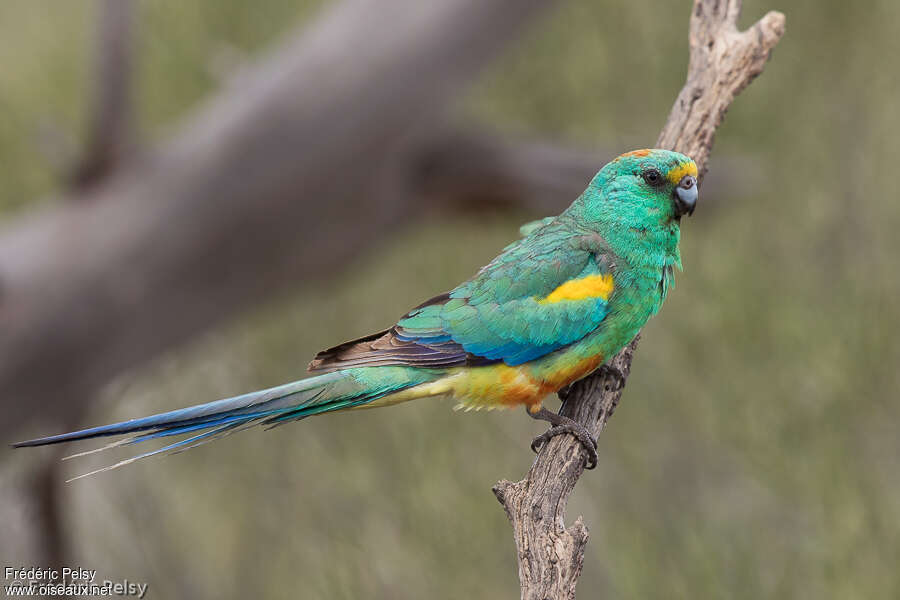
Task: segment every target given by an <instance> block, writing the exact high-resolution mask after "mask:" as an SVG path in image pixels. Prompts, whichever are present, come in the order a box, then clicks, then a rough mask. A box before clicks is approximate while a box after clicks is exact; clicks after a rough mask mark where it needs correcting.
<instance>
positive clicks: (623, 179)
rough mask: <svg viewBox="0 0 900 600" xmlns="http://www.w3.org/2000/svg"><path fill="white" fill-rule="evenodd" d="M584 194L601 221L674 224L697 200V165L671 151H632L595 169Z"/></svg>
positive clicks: (649, 225) (591, 209) (588, 208)
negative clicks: (598, 170) (595, 171)
mask: <svg viewBox="0 0 900 600" xmlns="http://www.w3.org/2000/svg"><path fill="white" fill-rule="evenodd" d="M586 196H587V198H586V200H587V206H586V207H585V208H586V209H587V210H588V212H589V213H594V215H595V216H597V217H598V218H599V219H601V220H603V221H607V222H609V221H616V222H619V223H622V224H627V225H628V226H630V227H639V228H646V227H652V226H653V225H654V224H659V225H669V224H673V223H674V224H677V223H678V222H679V221H680V219H681V217H682V216H684V215H690V214H693V212H694V207H695V205H696V204H697V165H696V164H695V163H694V161H693V160H691V159H690V158H689V157H687V156H685V155H684V154H679V153H678V152H672V151H671V150H658V149H654V150H634V151H632V152H627V153H625V154H623V155H621V156H619V157H618V158H616V159H615V160H613V161H611V162H610V163H608V164H607V165H606V166H604V167H603V168H602V169H600V172H599V173H597V175H596V177H594V180H593V181H591V184H590V186H589V187H588V189H587V191H586Z"/></svg>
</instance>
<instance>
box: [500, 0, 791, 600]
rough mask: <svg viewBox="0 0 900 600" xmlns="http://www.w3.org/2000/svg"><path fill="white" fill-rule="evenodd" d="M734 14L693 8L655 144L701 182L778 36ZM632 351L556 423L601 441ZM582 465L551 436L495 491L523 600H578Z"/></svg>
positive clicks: (775, 16)
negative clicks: (524, 468) (679, 72)
mask: <svg viewBox="0 0 900 600" xmlns="http://www.w3.org/2000/svg"><path fill="white" fill-rule="evenodd" d="M740 10H741V1H740V0H695V1H694V7H693V12H692V14H691V20H690V63H689V67H688V75H687V82H686V83H685V85H684V88H683V89H682V90H681V93H680V94H679V95H678V99H677V100H676V101H675V105H674V106H673V107H672V112H671V113H670V114H669V118H668V121H667V122H666V125H665V127H664V128H663V131H662V133H661V134H660V136H659V139H658V140H657V146H658V147H661V148H669V149H673V150H677V151H678V152H682V153H684V154H687V155H689V156H691V157H692V158H693V159H694V160H695V161H696V162H697V166H698V168H699V169H700V174H701V179H702V176H703V175H704V174H705V172H706V169H707V159H708V158H709V154H710V151H711V149H712V144H713V138H714V136H715V132H716V129H717V128H718V127H719V125H720V124H721V122H722V119H723V117H724V116H725V112H726V111H727V110H728V107H729V106H730V105H731V102H732V101H733V100H734V98H735V96H736V95H737V94H738V93H740V91H741V90H743V89H744V88H745V87H746V86H747V85H748V84H749V83H750V82H751V81H752V80H753V79H754V78H755V77H756V76H757V75H759V74H760V73H761V72H762V70H763V68H764V67H765V63H766V61H767V60H768V58H769V56H770V54H771V52H772V49H773V48H774V47H775V45H776V44H777V43H778V41H779V40H780V39H781V36H782V35H783V34H784V21H785V19H784V15H783V14H782V13H779V12H774V11H773V12H770V13H768V14H767V15H766V16H765V17H763V18H762V19H761V20H759V21H758V22H757V23H756V24H755V25H753V26H752V27H751V28H750V29H748V30H746V31H738V29H737V20H738V17H739V16H740ZM637 341H638V338H637V337H636V338H635V339H634V340H633V341H632V342H631V343H630V344H629V345H628V346H627V347H626V348H624V349H623V350H622V351H621V352H620V353H619V354H617V355H616V356H615V357H614V358H613V359H612V360H610V361H609V362H608V363H607V364H606V365H605V366H604V367H601V368H600V369H599V370H598V371H596V372H595V373H593V374H592V375H589V376H588V377H586V378H584V379H582V380H580V381H578V382H576V383H574V384H573V385H572V386H570V388H568V389H566V390H564V391H563V392H561V393H560V397H561V398H562V399H563V408H562V410H561V413H562V414H564V415H566V416H569V417H571V418H573V419H575V420H577V421H578V422H579V423H581V424H582V425H584V426H586V427H588V428H589V429H590V430H591V431H592V433H593V434H594V435H598V434H599V433H600V431H601V430H602V429H603V428H604V426H605V425H606V423H607V422H608V420H609V418H610V417H611V416H612V414H613V411H614V410H615V408H616V406H617V405H618V403H619V399H620V397H621V395H622V388H623V387H624V385H625V381H626V380H627V378H628V375H629V373H630V370H631V360H632V356H633V355H634V351H635V348H636V346H637ZM585 457H586V452H585V451H584V450H583V448H582V446H581V444H580V443H579V442H578V441H577V440H576V439H575V437H574V436H568V435H567V436H556V437H554V438H552V439H551V440H550V442H549V443H547V444H545V445H544V446H543V447H542V448H541V450H540V452H539V453H538V455H537V457H536V458H535V461H534V463H533V464H532V466H531V469H530V470H529V471H528V474H527V475H526V476H525V479H523V480H521V481H518V482H516V483H512V482H510V481H505V480H504V481H500V482H498V483H497V484H496V485H495V486H494V488H493V491H494V494H495V495H496V497H497V499H498V500H499V501H500V503H501V504H502V505H503V507H504V509H505V510H506V514H507V516H508V517H509V520H510V522H511V523H512V527H513V534H514V538H515V542H516V548H517V551H518V564H519V581H520V584H521V592H522V598H523V599H526V600H544V599H551V598H552V599H563V598H566V599H568V598H575V587H576V585H577V583H578V578H579V576H580V575H581V570H582V566H583V564H584V552H585V547H586V546H587V542H588V537H589V535H588V529H587V527H586V526H585V524H584V522H583V520H582V518H581V517H578V518H577V519H576V520H575V523H574V524H573V525H572V526H571V527H568V528H567V527H566V524H565V519H566V505H567V502H568V497H569V495H570V494H571V493H572V490H574V488H575V484H576V483H577V482H578V479H579V477H580V476H581V474H582V472H583V470H584V466H583V465H584V460H585Z"/></svg>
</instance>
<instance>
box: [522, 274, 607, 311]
mask: <svg viewBox="0 0 900 600" xmlns="http://www.w3.org/2000/svg"><path fill="white" fill-rule="evenodd" d="M614 288H615V283H614V282H613V277H612V275H588V276H587V277H582V278H581V279H573V280H571V281H567V282H565V283H564V284H562V285H561V286H559V287H558V288H556V289H555V290H553V291H552V292H550V293H549V294H547V296H546V297H544V298H541V299H540V300H538V304H552V303H554V302H561V301H563V300H584V299H585V298H601V299H603V300H609V296H610V294H612V291H613V289H614Z"/></svg>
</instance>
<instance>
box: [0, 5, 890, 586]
mask: <svg viewBox="0 0 900 600" xmlns="http://www.w3.org/2000/svg"><path fill="white" fill-rule="evenodd" d="M328 4H329V3H328V2H324V1H322V2H304V1H298V0H257V1H256V2H252V3H250V2H241V1H239V0H195V1H194V2H190V3H184V2H178V1H174V0H144V1H141V2H137V3H136V4H135V5H134V10H135V14H134V15H133V61H132V63H133V64H132V78H133V79H132V81H133V111H132V112H133V121H132V127H131V129H132V130H133V131H134V132H135V134H134V137H135V138H136V139H138V140H139V141H140V144H142V145H146V146H152V145H153V144H154V143H155V142H157V141H159V140H165V139H166V138H167V137H168V136H169V135H170V134H172V132H174V131H177V129H178V127H179V123H180V122H181V121H182V120H183V119H185V118H186V117H188V116H189V115H190V114H191V111H192V110H194V109H196V107H197V106H198V103H200V102H201V101H202V100H203V99H204V98H207V97H208V96H210V95H211V94H215V93H222V91H223V89H225V88H227V86H228V85H232V84H230V83H229V81H232V80H233V78H234V77H235V73H239V72H240V71H241V70H242V69H244V68H246V66H247V65H252V64H253V61H254V60H255V59H257V58H258V57H262V56H265V54H266V53H267V52H269V51H270V50H271V49H272V48H273V47H274V46H275V44H276V43H277V41H278V40H279V39H281V38H282V37H283V36H285V35H288V34H289V33H290V32H291V31H293V30H295V29H297V28H298V27H303V26H304V24H305V23H309V22H311V20H312V19H315V18H317V15H318V14H320V11H322V10H328V9H329V8H330V7H329V6H327V5H328ZM103 6H104V5H103V3H99V4H98V3H94V2H89V1H85V0H79V1H70V2H47V1H44V2H34V1H32V0H7V1H5V2H3V3H2V4H0V65H2V67H0V107H2V115H3V116H2V118H0V225H4V222H6V223H13V222H15V220H17V219H20V218H21V216H22V215H24V214H26V213H28V212H30V211H33V210H35V209H47V208H48V207H49V208H52V206H53V203H54V202H57V201H59V200H58V198H59V197H60V196H61V195H64V193H63V192H64V191H65V190H66V189H68V188H70V187H71V186H72V185H74V184H73V183H72V181H73V180H72V178H71V173H70V170H71V167H72V165H73V164H75V163H77V162H78V155H79V153H80V152H81V151H82V148H83V147H84V146H85V145H86V144H87V143H88V142H87V141H86V137H87V136H88V135H89V129H90V127H89V117H88V115H89V114H90V106H89V103H90V102H91V97H92V95H91V94H92V92H91V85H92V78H93V77H94V75H93V74H92V69H93V68H94V67H93V64H94V61H93V56H94V53H95V48H96V37H97V29H98V25H97V23H98V20H99V16H98V11H99V10H100V9H101V8H102V7H103ZM769 9H778V10H781V11H783V12H785V13H786V15H787V33H786V35H785V37H784V39H783V40H782V42H781V43H780V44H779V46H778V47H777V48H776V49H775V52H774V54H773V57H772V60H771V61H770V63H769V64H768V66H767V68H766V71H765V72H764V73H763V75H762V76H761V77H760V78H759V79H758V80H756V81H755V82H754V83H753V84H752V85H751V86H750V87H749V88H748V89H747V90H746V91H745V92H744V93H743V94H742V95H741V96H740V97H739V98H738V99H737V101H736V102H735V104H734V105H733V107H732V108H731V110H730V111H729V113H728V115H727V118H726V119H725V122H724V125H723V126H722V127H721V128H720V130H719V133H718V136H717V140H716V146H715V149H714V152H713V160H712V163H711V165H710V168H711V171H710V180H709V182H710V185H709V186H708V189H707V190H705V191H704V193H701V200H700V205H699V207H698V210H697V212H696V214H695V215H694V217H693V218H692V219H690V220H688V221H687V222H686V223H685V226H684V227H683V244H682V253H683V261H684V266H685V270H684V273H681V274H679V276H678V285H677V288H676V289H675V291H674V292H673V293H672V294H671V295H670V297H669V300H668V302H667V304H666V306H665V308H664V309H663V310H662V312H661V313H660V315H659V316H658V317H657V318H656V319H654V320H653V321H652V322H651V324H650V325H649V326H648V327H647V328H646V330H645V333H644V338H643V341H642V343H641V345H640V348H639V351H638V353H637V356H636V360H635V363H634V368H633V371H632V375H631V377H630V379H629V381H628V387H627V389H626V390H625V394H624V396H623V399H622V403H621V405H620V407H619V409H618V410H617V412H616V414H615V416H614V418H613V419H612V420H611V422H610V425H609V427H608V429H607V430H606V431H605V432H604V433H603V434H602V435H601V437H600V441H599V445H600V464H599V466H598V468H597V470H596V471H593V472H590V473H588V474H587V475H586V476H585V477H584V478H583V479H582V480H581V481H580V483H579V485H578V487H577V489H576V492H575V494H574V496H573V501H572V504H571V506H570V509H569V515H570V518H571V519H574V518H575V517H576V516H577V515H579V514H583V515H584V518H585V521H586V523H587V524H588V526H589V527H590V531H591V540H590V543H589V546H588V551H587V556H586V558H585V565H584V574H583V576H582V578H581V581H580V584H579V588H578V589H579V592H580V594H581V595H583V596H584V597H604V598H697V597H700V598H707V597H729V598H748V599H750V598H753V599H757V598H840V599H842V600H848V599H853V598H866V599H874V598H897V597H900V570H898V568H897V567H898V565H900V402H898V400H900V399H898V390H900V335H898V334H900V304H898V298H900V269H898V255H900V236H898V235H897V232H898V230H900V198H898V189H900V188H898V184H897V181H896V171H897V167H896V162H897V160H898V156H900V111H898V110H897V99H898V97H900V76H898V75H900V67H898V64H897V57H898V56H900V36H898V35H897V32H898V31H900V4H898V3H896V2H889V1H887V0H881V1H871V2H865V3H847V2H839V1H837V0H828V1H824V2H823V1H821V0H767V1H766V2H762V1H761V0H760V1H756V0H754V1H748V2H746V3H745V5H744V16H743V19H742V26H747V25H749V24H751V23H752V22H754V21H755V20H756V19H757V18H759V17H760V16H762V14H763V13H764V12H765V11H767V10H769ZM689 14H690V2H688V1H686V0H679V1H677V2H676V1H667V2H663V3H660V2H657V1H654V0H631V1H629V2H612V1H604V2H600V1H596V0H570V1H565V2H560V3H559V4H558V5H557V6H556V7H555V8H553V9H552V10H549V11H547V12H545V13H542V14H540V15H537V17H536V18H535V19H534V20H533V21H531V22H530V23H529V24H528V26H527V27H525V28H524V30H523V32H522V34H521V35H520V36H518V37H517V38H516V39H515V40H514V41H513V42H511V43H510V44H508V45H506V46H505V47H504V48H503V50H502V51H501V52H500V54H499V56H498V58H497V59H496V60H493V61H492V62H490V63H489V64H488V65H487V67H486V68H485V69H484V70H483V71H481V72H480V74H479V75H478V76H477V78H476V79H475V80H474V81H473V82H472V84H471V85H470V86H468V87H466V88H464V89H461V90H459V95H458V97H456V98H454V99H453V102H452V103H451V104H450V108H449V110H450V116H449V117H448V119H449V120H450V122H452V123H458V124H460V126H461V127H462V128H464V129H466V130H474V131H482V132H483V131H488V132H492V133H491V135H496V136H498V138H501V139H504V140H508V142H506V143H509V145H510V146H511V147H514V148H515V147H522V146H520V145H519V143H518V141H521V144H522V145H523V146H526V145H529V144H540V145H541V147H542V148H547V147H549V148H556V149H558V151H559V152H560V153H562V154H565V153H566V152H571V155H572V156H573V157H574V158H573V160H576V161H580V162H579V164H584V162H585V161H586V160H589V158H586V157H597V159H596V160H597V163H596V165H594V166H593V167H591V169H588V171H590V170H594V169H597V168H599V167H600V166H601V164H602V160H604V158H608V157H610V156H612V155H614V154H617V153H619V152H623V151H626V150H629V149H633V148H639V147H646V146H651V145H652V144H653V142H654V141H655V139H656V137H657V135H658V133H659V131H660V128H661V127H662V125H663V123H664V122H665V119H666V116H667V115H668V112H669V109H670V107H671V105H672V102H673V100H674V98H675V96H676V95H677V93H678V91H679V89H680V88H681V85H682V83H683V81H684V75H685V71H686V65H687V43H686V38H687V22H688V17H689ZM384 26H387V25H386V24H383V23H377V22H373V23H372V27H384ZM717 166H719V167H720V168H719V170H718V171H717ZM579 173H580V171H579ZM336 176H339V175H336ZM579 177H581V175H579ZM588 177H589V175H587V176H584V178H583V179H576V181H574V183H567V184H566V185H574V189H576V190H577V189H580V187H581V186H583V185H585V184H586V183H587V180H588ZM713 182H714V185H713ZM564 187H565V186H564ZM574 194H577V191H576V192H574ZM574 194H573V195H572V197H571V198H569V200H571V199H574ZM54 198H56V199H57V200H54ZM302 200H303V201H309V199H308V198H307V199H302ZM565 205H566V202H564V201H557V199H555V198H554V199H550V200H548V201H547V202H546V204H545V205H542V204H540V203H539V202H530V203H523V204H521V205H519V206H516V205H515V203H513V202H505V201H504V202H492V201H488V200H487V199H486V200H485V202H484V203H483V205H478V206H474V207H473V206H472V205H471V203H469V204H466V205H457V204H453V203H431V204H429V206H428V207H427V208H425V209H424V210H421V211H418V212H417V213H416V216H415V218H414V219H412V218H410V220H409V222H408V223H405V226H398V227H396V228H395V229H392V230H391V232H390V234H389V235H384V236H381V237H380V238H379V240H378V242H377V243H374V244H373V245H371V246H369V247H367V249H366V250H365V251H360V252H356V253H355V255H356V256H355V258H354V259H352V260H348V261H346V264H345V265H344V266H343V268H341V269H338V270H331V271H330V272H329V273H328V274H324V275H322V276H319V277H316V278H315V279H310V280H308V281H303V282H298V285H296V286H294V287H292V288H291V289H290V290H289V293H287V294H280V295H278V296H277V297H276V298H275V299H272V300H266V301H264V302H262V303H258V304H256V305H255V306H254V308H253V309H252V310H250V311H244V312H242V313H241V314H240V315H239V316H238V317H236V318H231V319H228V320H227V321H225V322H224V324H220V325H218V326H216V327H214V328H212V329H210V330H206V331H204V332H203V333H202V334H201V335H197V336H193V337H191V339H190V340H189V341H188V342H187V343H184V344H180V345H178V346H177V347H174V348H170V349H168V350H167V351H166V352H164V353H162V354H160V355H158V356H156V357H155V358H154V359H153V360H152V361H149V362H144V363H142V364H139V365H136V366H134V367H133V368H130V369H128V370H127V371H125V372H124V373H121V374H119V375H118V376H117V377H115V378H114V379H113V380H112V381H109V382H108V383H106V384H105V385H103V386H102V389H101V391H100V392H99V393H97V394H93V395H92V397H91V398H90V399H89V401H86V402H85V403H84V404H83V406H81V407H80V408H79V410H78V411H77V413H76V414H75V416H74V417H72V418H68V417H67V419H69V421H70V422H68V423H64V424H61V423H60V422H59V420H58V419H56V418H55V417H54V415H53V414H51V413H52V412H53V411H52V410H48V411H46V412H47V414H45V415H43V417H41V418H30V419H27V420H26V419H22V422H21V424H19V423H16V424H15V426H13V427H10V428H9V429H8V431H11V432H12V433H10V434H9V435H10V436H11V437H9V439H5V440H3V441H4V442H13V441H17V440H19V439H25V438H28V437H34V436H36V435H44V434H49V433H56V432H58V431H59V430H60V429H64V428H73V427H79V426H90V425H96V424H103V423H108V422H112V421H117V420H124V419H129V418H133V417H137V416H143V415H146V414H150V413H153V412H159V411H164V410H169V409H174V408H178V407H182V406H186V405H189V404H195V403H198V402H205V401H209V400H213V399H216V398H220V397H225V396H231V395H234V394H236V393H241V392H245V391H250V390H254V389H258V388H261V387H267V386H271V385H275V384H278V383H282V382H286V381H289V380H293V379H297V378H298V377H300V376H302V375H303V373H304V370H305V365H306V363H307V361H308V360H309V359H310V357H311V356H312V355H313V354H314V353H315V352H316V351H317V350H320V349H322V348H325V347H329V346H331V345H333V344H335V343H338V342H340V341H343V340H346V339H350V338H354V337H357V336H360V335H363V334H367V333H370V332H372V331H376V330H378V329H381V328H384V327H386V326H388V325H389V324H391V323H393V322H394V321H395V320H396V319H397V318H398V317H399V316H400V315H402V314H403V313H404V312H405V311H406V309H407V308H409V307H411V306H414V305H416V304H418V303H420V302H421V301H423V300H424V299H426V298H429V297H431V296H433V295H434V294H436V293H439V292H442V291H444V290H447V289H450V288H452V287H453V286H454V285H455V284H456V283H458V282H459V281H461V280H463V279H465V278H467V277H469V276H470V275H471V274H473V273H474V272H475V271H476V270H477V269H478V268H479V267H480V266H481V265H483V264H486V263H487V262H488V261H489V260H490V259H491V258H493V257H494V256H495V255H496V253H497V252H498V251H499V250H500V249H501V248H502V247H503V246H504V245H506V244H507V243H508V242H510V241H511V240H512V239H514V238H515V237H516V236H517V229H518V226H519V225H520V224H521V223H523V222H525V221H528V220H531V219H536V218H541V217H544V216H547V215H548V214H551V212H558V211H559V210H561V209H562V208H564V206H565ZM543 206H546V207H547V208H546V210H542V207H543ZM553 206H555V209H553V208H551V207H553ZM161 243H164V240H162V241H161ZM7 358H8V357H7ZM0 360H6V359H3V358H0ZM53 376H54V374H53V373H47V374H46V377H47V378H48V379H51V380H52V378H53ZM16 401H17V399H16V398H3V402H4V403H14V402H16ZM34 402H37V403H39V400H36V401H34ZM48 402H49V400H48ZM48 406H50V405H49V404H48ZM71 421H74V422H71ZM542 429H543V428H542V426H541V424H539V423H535V422H532V421H531V420H529V419H527V418H525V415H523V414H521V413H519V412H518V411H516V412H511V413H489V414H486V413H456V412H453V411H452V410H451V403H450V402H449V401H447V402H441V401H434V402H421V403H411V404H406V405H400V406H397V407H394V408H390V409H385V410H378V411H372V412H369V411H362V412H357V413H351V414H338V415H330V416H325V417H321V418H316V419H312V420H308V421H304V422H302V423H297V424H293V425H290V426H287V427H280V428H277V429H275V430H272V431H268V432H263V431H257V430H255V431H252V432H248V433H244V434H242V435H239V436H233V437H229V438H227V439H226V440H223V441H219V442H217V443H215V444H211V445H207V446H204V447H202V448H199V449H196V450H193V451H191V452H188V453H185V454H179V455H176V456H170V457H164V458H154V459H149V460H147V461H142V462H139V463H137V464H135V465H131V466H129V467H126V468H122V469H119V470H117V471H113V472H111V473H104V474H101V475H98V476H95V477H92V478H88V479H85V480H79V481H76V482H73V483H70V484H62V482H63V481H64V480H65V479H67V478H68V477H71V476H74V475H77V474H79V473H82V472H85V471H87V470H90V469H91V468H96V467H99V466H102V465H104V464H107V463H109V462H110V461H111V460H117V459H119V458H121V457H124V456H128V454H127V453H119V454H114V455H113V456H112V457H110V456H105V455H100V456H98V457H96V458H95V457H88V458H84V459H80V460H79V461H69V462H66V463H58V462H57V461H56V459H57V458H58V457H59V456H60V454H59V452H58V451H57V450H56V449H54V448H41V449H36V450H17V451H13V450H11V449H9V448H7V449H4V450H0V477H2V486H0V562H2V564H3V565H16V566H19V565H25V566H29V565H32V564H36V565H42V564H46V563H47V562H48V561H62V562H64V563H65V564H71V565H77V566H81V567H85V568H90V569H98V570H99V573H98V576H100V577H103V578H111V579H116V578H119V579H121V578H126V577H127V578H128V579H130V580H133V581H145V582H148V583H149V586H150V587H149V592H148V597H151V598H179V597H182V598H186V597H191V598H211V597H224V598H240V597H248V596H257V595H259V596H262V597H270V598H288V597H300V598H360V597H365V598H422V597H430V598H461V597H475V598H504V597H515V596H516V595H517V593H518V581H517V571H516V556H515V548H514V545H513V540H512V536H511V530H510V527H509V524H508V522H507V519H506V516H505V515H504V513H503V510H502V508H501V507H500V506H499V505H498V504H497V502H496V500H495V499H494V497H493V495H492V494H491V486H492V485H493V484H494V483H495V482H496V481H497V480H498V479H501V478H507V479H513V480H516V479H519V478H521V476H522V475H523V474H524V473H525V472H526V470H527V468H528V467H529V465H530V464H531V461H532V454H531V451H530V450H529V448H528V443H529V440H530V439H531V437H532V436H533V435H536V434H537V433H539V432H540V431H541V430H542ZM85 447H88V446H85Z"/></svg>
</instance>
